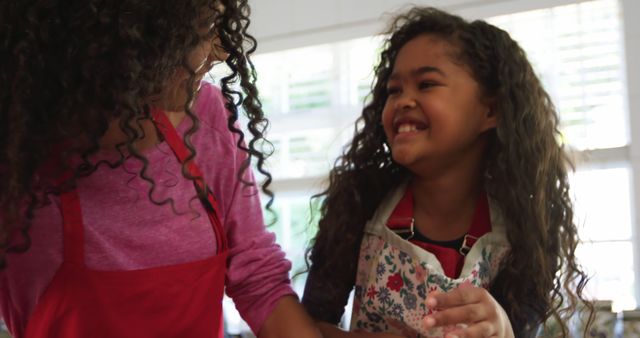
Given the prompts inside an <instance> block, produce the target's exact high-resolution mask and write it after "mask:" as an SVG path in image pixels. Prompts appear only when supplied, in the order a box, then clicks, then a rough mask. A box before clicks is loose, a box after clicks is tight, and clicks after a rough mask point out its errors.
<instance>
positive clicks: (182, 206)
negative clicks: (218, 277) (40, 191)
mask: <svg viewBox="0 0 640 338" xmlns="http://www.w3.org/2000/svg"><path fill="white" fill-rule="evenodd" d="M224 102H225V101H224V99H223V97H222V94H221V92H220V90H219V89H218V88H216V87H214V86H213V85H210V84H207V83H203V84H202V87H201V89H200V92H199V95H198V98H197V100H196V102H195V104H194V110H195V112H196V114H197V115H198V118H199V120H200V122H199V123H200V129H199V130H198V131H197V133H196V134H194V135H193V136H192V137H191V141H192V143H193V145H194V147H195V148H196V151H197V155H196V163H197V165H198V166H199V167H200V169H201V171H202V172H203V174H204V176H205V179H206V180H207V183H208V185H209V187H210V189H211V190H212V191H213V194H214V196H215V197H216V198H217V200H218V203H219V205H220V209H221V212H222V224H223V226H224V229H225V231H226V235H227V238H228V243H229V250H230V251H229V258H228V261H227V275H226V293H227V295H229V296H230V297H231V298H232V299H233V300H234V302H235V304H236V307H237V308H238V311H239V312H240V314H241V315H242V317H243V318H244V319H245V321H247V323H248V324H249V326H250V327H251V329H252V330H253V331H254V332H256V333H257V332H258V331H259V330H260V327H261V326H262V323H263V322H264V320H265V319H266V317H267V316H268V314H269V313H270V312H271V310H272V309H273V307H274V306H275V304H276V302H277V301H278V300H279V299H280V298H281V297H282V296H284V295H289V294H294V292H293V290H292V289H291V286H290V280H289V276H288V272H289V269H290V268H291V264H290V262H289V261H287V260H286V258H285V255H284V253H283V252H282V250H281V249H280V247H279V246H278V245H277V244H276V243H275V237H274V235H273V234H272V233H270V232H268V231H266V229H265V227H264V222H263V217H262V211H261V207H260V201H259V195H258V189H257V187H256V186H255V185H252V186H249V187H247V186H244V185H243V183H242V182H240V181H239V180H238V179H237V172H238V170H239V168H240V165H241V162H242V160H243V159H244V158H245V157H246V155H245V154H244V153H243V152H242V151H241V150H239V149H238V148H237V146H236V142H237V136H236V135H235V134H233V133H231V132H230V131H229V130H228V128H227V116H228V113H227V111H226V109H225V108H224ZM191 124H192V123H191V121H190V119H189V118H188V117H187V118H185V119H184V120H183V121H182V122H181V123H180V124H179V125H178V126H177V128H176V129H177V130H178V132H179V133H180V134H184V133H185V132H186V131H187V130H188V129H189V127H190V126H191ZM144 155H145V157H146V158H147V159H148V160H149V168H148V174H149V175H150V176H151V177H153V178H154V180H155V182H156V188H155V190H154V192H153V198H154V199H156V200H162V199H164V198H167V197H171V198H173V200H174V201H175V209H176V211H177V214H176V212H174V211H173V210H172V208H171V206H170V205H168V204H167V205H163V206H157V205H155V204H153V203H152V202H151V201H150V200H149V197H148V192H149V184H148V183H147V182H146V181H144V180H142V179H141V178H140V177H139V175H138V174H137V173H138V172H139V171H140V168H141V167H142V164H141V163H140V162H139V161H138V160H135V159H129V160H127V162H126V163H125V164H124V165H123V166H120V167H118V168H116V169H110V168H109V167H108V166H101V167H100V168H99V169H98V170H97V171H96V172H94V173H93V174H91V175H90V176H89V177H86V178H82V179H80V181H79V182H78V193H79V195H80V205H81V208H82V213H83V220H84V226H85V261H86V264H87V267H88V268H90V269H95V270H135V269H144V268H151V267H158V266H167V265H174V264H181V263H187V262H192V261H196V260H201V259H204V258H207V257H210V256H213V255H214V254H215V251H216V242H215V240H214V235H213V230H212V227H211V223H210V222H209V219H208V217H207V215H206V213H205V210H204V209H203V207H202V205H201V203H200V202H199V200H198V199H194V197H195V190H194V186H193V182H192V181H189V180H186V179H185V178H183V177H182V174H181V166H180V164H179V162H178V160H177V159H176V157H175V156H174V154H173V153H172V152H171V149H170V148H169V146H168V145H167V144H166V143H165V142H163V143H161V144H159V145H158V146H157V147H155V148H153V149H150V150H148V151H145V152H144ZM100 156H103V155H98V157H100ZM104 156H107V155H104ZM244 178H245V179H246V180H249V181H251V182H253V175H252V173H251V171H250V170H247V171H246V173H245V174H244ZM50 200H51V202H52V203H51V204H49V205H48V206H46V207H44V208H41V209H38V210H37V211H36V214H35V219H34V220H33V223H32V227H31V231H30V235H31V240H32V244H31V248H30V249H29V251H27V252H26V253H23V254H9V255H8V256H7V261H8V266H7V268H6V269H5V270H3V271H0V311H1V312H2V316H3V318H4V320H5V322H6V323H7V326H8V327H9V329H10V331H12V333H13V334H14V335H16V336H17V337H21V336H22V335H23V332H24V329H25V327H26V325H27V322H28V320H29V317H30V316H31V314H32V312H33V311H34V309H35V307H36V306H37V304H38V301H39V300H40V298H41V297H42V295H43V293H44V292H45V291H46V289H47V286H48V285H49V283H50V282H51V280H52V279H53V276H54V274H55V273H56V271H57V270H58V268H59V267H60V265H61V263H62V260H63V257H62V252H63V251H62V250H63V247H62V216H61V213H60V201H59V199H58V198H57V197H50Z"/></svg>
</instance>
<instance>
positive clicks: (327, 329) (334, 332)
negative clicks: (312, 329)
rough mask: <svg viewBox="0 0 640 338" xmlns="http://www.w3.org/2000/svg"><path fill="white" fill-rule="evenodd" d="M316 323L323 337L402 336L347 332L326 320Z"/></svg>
mask: <svg viewBox="0 0 640 338" xmlns="http://www.w3.org/2000/svg"><path fill="white" fill-rule="evenodd" d="M317 325H318V328H319V329H320V332H322V336H323V337H324V338H404V337H402V336H398V335H395V334H391V333H373V332H347V331H343V330H341V329H339V328H338V327H337V326H335V325H333V324H329V323H326V322H317Z"/></svg>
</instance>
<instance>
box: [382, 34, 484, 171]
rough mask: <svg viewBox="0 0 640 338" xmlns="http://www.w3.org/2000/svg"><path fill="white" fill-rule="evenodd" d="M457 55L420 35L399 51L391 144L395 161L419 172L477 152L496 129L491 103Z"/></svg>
mask: <svg viewBox="0 0 640 338" xmlns="http://www.w3.org/2000/svg"><path fill="white" fill-rule="evenodd" d="M454 55H455V48H454V47H453V46H452V45H451V44H449V43H448V42H446V41H444V40H443V39H440V38H438V37H437V36H432V35H420V36H418V37H416V38H414V39H412V40H410V41H409V42H407V43H406V44H405V45H404V46H402V48H401V49H400V50H399V52H398V55H397V57H396V59H395V63H394V65H393V70H392V74H391V76H390V77H389V80H388V82H387V92H388V98H387V101H386V103H385V106H384V109H383V112H382V124H383V127H384V131H385V134H386V137H387V143H388V145H389V147H390V149H391V152H392V156H393V159H394V161H396V162H397V163H398V164H400V165H402V166H404V167H407V168H408V169H410V170H411V171H413V172H414V173H418V172H424V170H425V169H426V168H430V167H433V166H434V165H436V166H445V167H449V166H450V165H452V164H454V163H458V162H459V161H461V160H464V159H465V158H468V157H469V156H473V155H472V154H477V150H478V147H482V149H484V143H485V142H483V141H482V140H484V137H483V135H484V134H485V133H484V132H485V131H487V130H489V129H492V128H495V126H496V117H495V114H493V113H492V112H491V109H490V107H489V105H488V104H487V103H488V101H490V100H488V99H483V98H481V96H480V95H481V94H480V93H481V90H480V86H479V85H478V83H477V82H476V81H475V80H474V79H473V77H472V75H471V73H470V71H469V70H468V69H467V67H465V66H464V65H461V64H460V63H457V62H455V61H454V60H455V59H454Z"/></svg>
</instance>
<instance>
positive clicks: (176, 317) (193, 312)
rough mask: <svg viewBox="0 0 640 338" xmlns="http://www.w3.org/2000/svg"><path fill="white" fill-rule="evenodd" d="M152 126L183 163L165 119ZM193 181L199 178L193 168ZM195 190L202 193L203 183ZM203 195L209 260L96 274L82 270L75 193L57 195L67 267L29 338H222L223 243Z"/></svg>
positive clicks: (160, 116)
mask: <svg viewBox="0 0 640 338" xmlns="http://www.w3.org/2000/svg"><path fill="white" fill-rule="evenodd" d="M152 116H153V120H154V123H155V124H156V126H157V127H158V129H159V130H160V132H161V133H162V135H163V136H164V138H165V140H166V141H167V143H168V144H169V146H170V147H171V149H172V150H173V152H174V153H175V155H176V156H177V157H178V159H179V160H180V162H184V161H185V160H186V158H187V157H188V155H189V151H188V150H187V148H186V147H185V145H184V143H183V142H182V139H181V137H180V136H179V135H178V133H177V132H176V130H175V129H174V128H173V126H172V125H171V123H170V122H169V120H168V119H167V117H166V116H165V114H164V113H163V112H161V111H159V110H153V111H152ZM188 167H189V171H190V173H191V174H192V175H193V176H200V177H202V175H201V173H200V171H199V170H198V168H197V167H196V165H195V163H194V162H193V161H191V162H190V163H189V165H188ZM195 185H196V188H197V189H207V188H206V185H205V184H204V183H203V181H202V180H197V181H196V184H195ZM206 191H207V193H208V194H207V195H208V196H207V197H208V198H207V201H203V205H204V206H205V209H206V210H207V214H208V216H209V220H210V221H211V224H212V226H213V231H214V235H215V238H216V242H217V253H216V255H215V256H213V257H211V258H207V259H204V260H200V261H196V262H190V263H186V264H178V265H172V266H165V267H157V268H150V269H142V270H131V271H95V270H90V269H88V268H87V267H86V266H85V263H84V261H85V259H84V234H83V223H82V213H81V210H80V201H79V199H78V193H77V191H75V190H72V191H69V192H66V193H63V194H62V195H61V197H60V199H61V205H62V217H63V220H64V230H63V231H64V235H63V236H64V237H63V238H64V262H63V263H62V265H61V267H60V269H59V270H58V271H57V273H56V275H55V276H54V278H53V280H52V282H51V284H50V285H49V286H48V288H47V290H46V291H45V293H44V295H43V296H42V297H41V299H40V301H39V303H38V304H37V306H36V309H35V311H34V312H33V314H32V316H31V318H30V320H29V322H28V324H27V328H26V332H25V337H26V338H43V337H65V338H87V337H91V338H103V337H104V338H106V337H118V338H124V337H131V338H134V337H135V338H143V337H154V338H158V337H167V338H168V337H194V338H195V337H198V338H201V337H209V338H213V337H216V338H222V337H223V331H222V330H223V322H222V296H223V292H224V280H225V271H226V260H227V253H228V252H227V243H226V236H225V234H224V230H223V228H222V224H221V223H220V217H219V216H220V213H219V212H218V205H217V202H216V200H215V199H214V197H213V195H212V194H211V193H210V192H209V191H208V190H206Z"/></svg>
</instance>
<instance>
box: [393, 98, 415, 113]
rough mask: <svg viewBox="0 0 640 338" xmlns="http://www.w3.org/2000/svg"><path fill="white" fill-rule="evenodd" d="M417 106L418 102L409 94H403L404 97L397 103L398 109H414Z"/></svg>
mask: <svg viewBox="0 0 640 338" xmlns="http://www.w3.org/2000/svg"><path fill="white" fill-rule="evenodd" d="M416 105H417V103H416V100H415V99H414V98H413V97H411V96H410V95H407V94H402V96H401V97H400V98H399V99H398V100H397V101H396V109H402V110H405V109H413V108H415V107H416Z"/></svg>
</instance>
